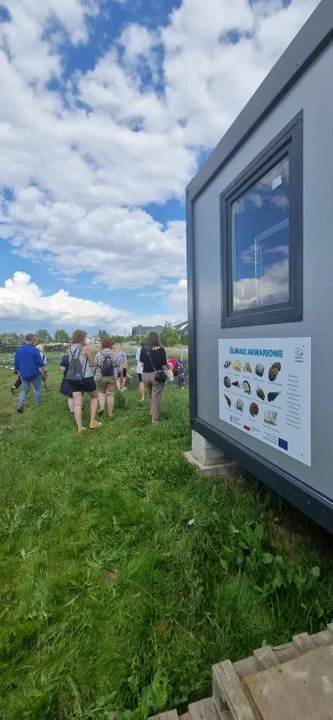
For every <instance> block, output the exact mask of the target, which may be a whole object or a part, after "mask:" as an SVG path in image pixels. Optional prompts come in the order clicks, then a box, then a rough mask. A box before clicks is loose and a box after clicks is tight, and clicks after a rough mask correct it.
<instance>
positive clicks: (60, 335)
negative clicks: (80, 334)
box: [54, 330, 70, 343]
mask: <svg viewBox="0 0 333 720" xmlns="http://www.w3.org/2000/svg"><path fill="white" fill-rule="evenodd" d="M54 339H55V342H57V343H68V342H70V337H69V335H68V334H67V333H66V330H56V331H55V333H54Z"/></svg>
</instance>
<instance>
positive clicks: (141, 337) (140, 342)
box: [135, 335, 145, 347]
mask: <svg viewBox="0 0 333 720" xmlns="http://www.w3.org/2000/svg"><path fill="white" fill-rule="evenodd" d="M135 341H136V342H137V344H138V347H142V345H143V344H144V341H145V336H144V335H137V337H136V338H135Z"/></svg>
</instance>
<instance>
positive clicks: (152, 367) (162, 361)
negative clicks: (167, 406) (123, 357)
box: [140, 331, 168, 425]
mask: <svg viewBox="0 0 333 720" xmlns="http://www.w3.org/2000/svg"><path fill="white" fill-rule="evenodd" d="M140 362H141V363H142V365H143V372H142V380H143V382H144V384H145V386H146V388H147V389H148V400H149V406H150V413H151V419H152V423H153V425H156V424H157V423H158V418H159V414H160V407H161V400H162V395H163V390H164V387H165V383H166V380H167V376H166V372H165V371H166V370H168V363H167V359H166V353H165V350H164V347H162V346H161V344H160V339H159V337H158V334H157V333H156V332H154V331H152V332H150V333H149V335H148V337H147V338H146V340H145V344H144V346H143V347H142V348H141V353H140Z"/></svg>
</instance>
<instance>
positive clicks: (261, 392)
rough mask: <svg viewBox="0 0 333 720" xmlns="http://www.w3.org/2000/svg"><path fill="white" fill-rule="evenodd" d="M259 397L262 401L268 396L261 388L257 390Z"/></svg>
mask: <svg viewBox="0 0 333 720" xmlns="http://www.w3.org/2000/svg"><path fill="white" fill-rule="evenodd" d="M257 395H258V398H260V400H265V399H266V395H265V393H264V391H263V389H262V388H261V387H258V388H257Z"/></svg>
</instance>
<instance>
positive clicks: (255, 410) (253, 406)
mask: <svg viewBox="0 0 333 720" xmlns="http://www.w3.org/2000/svg"><path fill="white" fill-rule="evenodd" d="M250 415H252V417H256V415H259V407H258V405H257V403H255V402H253V403H251V405H250Z"/></svg>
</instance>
